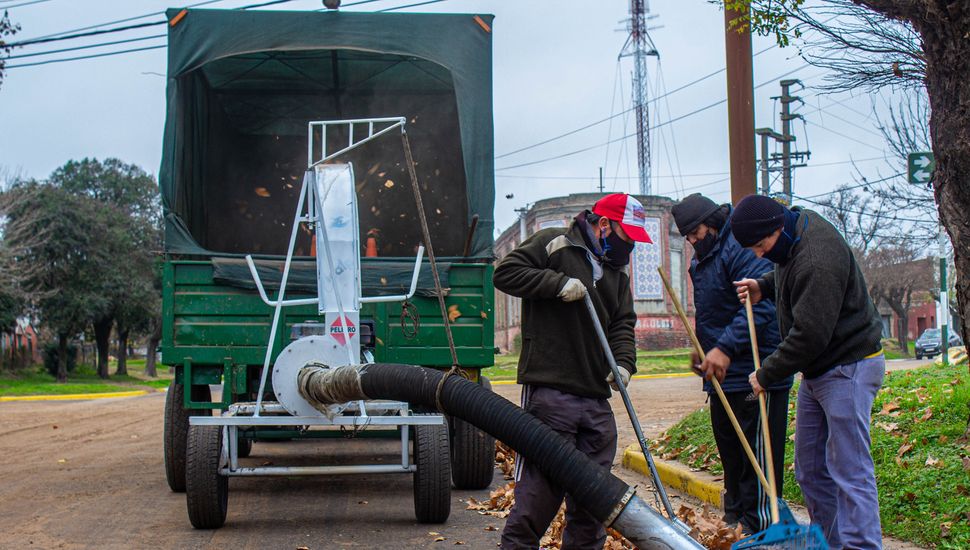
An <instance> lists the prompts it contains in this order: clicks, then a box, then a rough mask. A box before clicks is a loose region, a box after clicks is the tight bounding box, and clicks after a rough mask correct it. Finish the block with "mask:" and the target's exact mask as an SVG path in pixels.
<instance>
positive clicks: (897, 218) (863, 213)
mask: <svg viewBox="0 0 970 550" xmlns="http://www.w3.org/2000/svg"><path fill="white" fill-rule="evenodd" d="M836 192H837V191H833V192H832V193H831V194H833V195H834V194H835V193H836ZM792 197H793V198H796V199H798V200H801V201H805V202H810V203H812V204H817V205H819V206H826V207H829V208H833V209H837V210H840V211H842V212H845V213H847V214H859V215H862V216H872V217H877V216H878V215H879V214H873V213H872V212H866V211H863V210H851V209H849V208H844V207H841V206H835V205H832V204H830V203H826V202H820V201H816V200H812V199H808V198H805V197H800V196H798V195H792ZM886 220H887V221H900V222H913V223H932V224H934V225H936V224H937V223H939V222H937V221H936V220H926V219H915V218H900V217H897V216H887V217H886Z"/></svg>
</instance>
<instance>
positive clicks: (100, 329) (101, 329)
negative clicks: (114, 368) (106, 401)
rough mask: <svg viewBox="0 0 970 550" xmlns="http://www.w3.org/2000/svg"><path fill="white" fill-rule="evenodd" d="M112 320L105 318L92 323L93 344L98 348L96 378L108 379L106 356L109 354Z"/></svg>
mask: <svg viewBox="0 0 970 550" xmlns="http://www.w3.org/2000/svg"><path fill="white" fill-rule="evenodd" d="M113 324H114V319H112V318H111V317H105V318H103V319H99V320H98V321H96V322H95V323H94V343H95V345H96V346H97V348H98V376H100V377H101V378H108V354H109V353H111V325H113Z"/></svg>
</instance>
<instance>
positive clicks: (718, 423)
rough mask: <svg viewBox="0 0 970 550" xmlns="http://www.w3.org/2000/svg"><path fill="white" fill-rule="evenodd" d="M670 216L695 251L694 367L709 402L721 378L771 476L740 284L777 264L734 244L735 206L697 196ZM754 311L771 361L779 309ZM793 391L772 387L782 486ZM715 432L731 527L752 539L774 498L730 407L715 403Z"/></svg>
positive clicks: (787, 384) (785, 385) (768, 306)
mask: <svg viewBox="0 0 970 550" xmlns="http://www.w3.org/2000/svg"><path fill="white" fill-rule="evenodd" d="M670 212H671V214H672V215H673V217H674V221H675V222H676V223H677V229H678V230H679V231H680V234H681V235H683V236H684V237H686V238H687V242H689V243H690V244H691V246H693V247H694V257H693V258H692V259H691V262H690V278H691V282H692V283H693V286H694V311H695V314H694V325H695V327H696V332H697V338H698V341H699V342H700V345H701V348H703V350H704V354H705V358H704V361H703V363H701V362H700V358H699V357H698V356H697V355H696V353H695V354H691V355H692V357H691V368H693V369H694V370H695V372H697V373H698V374H701V375H702V376H704V378H705V381H704V391H706V392H707V393H708V395H709V396H710V395H711V394H713V393H714V386H713V385H712V384H711V382H710V379H711V378H712V377H714V378H716V379H717V381H718V382H719V383H720V384H721V388H723V391H724V395H725V397H727V401H728V404H729V405H730V407H731V410H732V411H733V412H734V416H735V417H736V418H737V420H738V424H739V425H740V426H741V430H742V431H743V432H744V434H745V438H746V439H747V440H748V442H749V443H750V445H751V447H752V448H753V449H758V455H759V456H758V462H759V463H760V466H761V469H762V470H764V471H767V462H768V461H767V457H766V456H765V453H764V452H763V451H764V449H765V441H764V432H763V431H762V430H761V427H760V419H761V415H760V414H759V411H758V400H757V399H750V398H749V396H751V395H752V394H751V392H752V389H751V384H750V383H749V382H748V375H750V374H751V373H752V372H753V371H754V357H753V354H752V348H751V341H750V339H749V335H748V320H747V315H746V314H745V309H744V307H741V304H739V303H738V302H737V299H736V298H735V290H734V285H733V282H734V281H737V280H739V279H744V278H747V277H759V276H761V274H762V273H765V272H766V271H771V268H772V265H771V262H769V261H768V260H766V259H764V258H758V257H757V256H755V255H754V253H753V252H751V251H750V250H748V249H746V248H744V247H742V246H741V245H740V244H738V241H737V240H735V238H734V236H733V235H732V234H731V227H730V224H729V223H728V216H729V215H730V213H731V205H729V204H722V205H718V204H715V203H714V201H712V200H711V199H709V198H707V197H705V196H703V195H701V194H700V193H694V194H693V195H689V196H687V197H685V198H684V200H682V201H680V202H679V203H677V204H675V205H674V206H673V207H672V208H671V210H670ZM753 313H754V318H755V326H756V328H757V332H758V344H759V345H758V348H759V349H758V351H759V353H760V359H761V360H764V359H765V358H766V357H767V356H768V355H769V354H771V352H773V351H775V347H776V346H777V345H778V342H779V341H781V336H780V335H779V333H778V320H777V318H776V317H775V304H774V303H773V302H772V301H770V300H764V301H762V302H761V303H759V304H758V305H756V306H755V307H754V308H753ZM698 363H700V366H697V364H698ZM791 386H792V377H790V376H789V377H787V378H785V379H783V380H781V381H780V382H777V383H775V384H772V385H771V386H769V387H768V395H767V401H766V404H767V410H768V426H769V428H770V432H771V450H772V458H773V465H774V472H775V479H776V480H778V481H779V482H780V481H781V480H782V478H783V474H784V468H785V435H786V433H785V432H786V428H787V427H788V394H789V392H790V390H791ZM711 431H712V432H713V434H714V441H715V442H716V443H717V450H718V454H719V455H720V458H721V464H722V466H723V467H724V498H723V499H722V501H723V508H724V521H725V522H726V523H727V524H729V525H733V524H736V523H738V522H740V523H741V527H742V529H743V531H744V532H746V533H753V532H757V531H762V530H764V529H767V528H768V526H769V525H770V524H771V502H770V497H769V496H768V492H767V490H765V489H764V487H762V486H761V483H760V482H759V481H758V475H757V474H756V473H755V470H754V467H753V466H752V465H751V463H750V462H749V461H748V458H747V457H746V456H745V454H744V451H743V450H742V446H741V441H740V440H739V439H738V435H737V432H735V430H734V427H733V426H732V425H731V418H730V416H729V415H728V412H727V409H726V408H725V407H724V405H723V404H722V403H721V402H720V401H719V400H718V399H716V398H715V399H712V400H711ZM781 494H782V484H781V483H779V484H778V496H779V497H780V496H781Z"/></svg>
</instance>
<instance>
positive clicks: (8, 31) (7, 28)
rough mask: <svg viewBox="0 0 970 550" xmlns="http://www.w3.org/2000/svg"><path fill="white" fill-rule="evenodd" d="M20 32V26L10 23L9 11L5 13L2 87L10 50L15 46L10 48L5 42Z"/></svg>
mask: <svg viewBox="0 0 970 550" xmlns="http://www.w3.org/2000/svg"><path fill="white" fill-rule="evenodd" d="M19 31H20V25H17V24H14V23H11V22H10V14H9V13H7V10H4V11H3V17H0V85H2V84H3V73H4V69H5V68H6V66H7V60H6V59H5V58H6V56H8V55H10V50H11V49H13V46H9V45H8V44H7V42H6V41H5V40H4V37H5V36H13V35H15V34H17V32H19Z"/></svg>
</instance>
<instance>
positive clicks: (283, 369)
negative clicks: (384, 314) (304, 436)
mask: <svg viewBox="0 0 970 550" xmlns="http://www.w3.org/2000/svg"><path fill="white" fill-rule="evenodd" d="M404 124H405V119H404V118H403V117H393V118H372V119H355V120H338V121H320V122H310V123H309V125H308V139H307V141H308V164H309V166H308V169H307V172H306V174H305V177H304V180H303V186H302V189H301V192H300V195H299V199H298V202H297V207H296V213H295V215H294V218H293V228H292V231H291V234H290V240H289V246H288V249H287V254H286V260H285V263H284V268H283V274H282V280H281V283H280V289H279V293H278V296H277V297H276V299H275V300H273V299H270V297H269V296H268V295H267V293H266V290H265V288H264V286H263V283H262V281H261V280H260V276H259V274H258V272H257V269H256V266H255V264H254V262H253V259H252V256H249V255H247V256H246V261H247V263H248V265H249V269H250V273H251V274H252V277H253V281H254V282H255V284H256V287H257V290H258V292H259V296H260V298H261V299H262V301H263V302H264V303H265V304H266V305H268V306H270V307H272V308H273V320H272V326H271V329H270V334H269V341H268V342H267V346H266V355H265V359H264V363H263V369H262V374H261V378H260V384H259V391H258V393H257V399H256V401H255V402H238V403H233V404H231V405H230V406H229V408H228V409H227V410H225V411H224V412H223V413H222V414H221V415H220V416H191V417H190V418H189V426H190V427H189V435H188V439H189V452H188V454H187V464H186V471H187V474H186V497H187V502H188V508H189V517H190V520H191V521H192V524H193V525H194V526H195V527H198V528H214V527H219V526H221V525H222V524H223V523H224V521H225V516H226V508H227V500H228V484H227V483H225V480H224V479H220V478H219V476H222V477H237V476H289V475H333V474H363V473H371V474H373V473H413V474H415V476H416V480H415V506H416V510H415V513H416V515H417V517H418V519H419V521H427V522H439V521H444V520H445V519H447V516H448V510H447V509H446V510H445V511H444V512H443V513H442V512H441V510H440V506H439V507H438V508H439V509H437V510H436V509H433V508H435V507H434V506H431V508H432V509H431V510H422V509H418V508H419V507H420V504H419V501H420V500H421V499H422V498H424V499H425V500H431V501H432V502H434V501H437V502H439V503H440V502H441V500H442V498H441V497H442V496H443V497H444V500H447V499H449V498H450V484H449V483H445V484H444V489H443V490H442V488H441V485H440V484H438V485H435V487H436V488H437V490H438V491H443V492H446V493H447V494H446V495H419V492H420V491H427V490H434V489H428V488H427V486H426V485H425V484H421V485H422V486H421V487H419V483H418V482H417V475H419V473H421V472H419V470H420V469H422V468H441V465H440V462H436V461H430V462H429V463H428V464H427V465H424V464H422V461H421V460H420V459H419V458H418V457H417V455H418V450H417V444H415V449H414V454H415V455H416V456H415V459H414V460H412V459H411V450H410V448H409V443H410V442H411V441H413V440H414V438H413V437H412V434H411V430H410V427H412V426H414V427H415V432H416V433H417V431H418V430H421V429H423V428H422V427H424V426H438V427H440V428H439V429H442V430H445V429H446V421H445V417H444V416H443V415H441V414H420V415H416V414H414V413H413V412H412V410H411V409H410V407H409V405H408V403H404V402H399V401H386V400H382V401H368V402H365V401H357V402H354V403H347V404H343V405H329V406H327V407H318V406H315V405H313V404H311V403H309V402H307V400H306V399H305V398H304V397H303V396H302V395H301V394H300V393H301V392H300V391H299V390H298V388H297V385H296V377H297V374H298V372H299V370H300V369H301V368H303V367H304V366H305V365H307V364H309V363H311V362H316V363H317V364H323V365H326V366H328V367H338V366H342V365H353V364H359V363H366V362H369V361H370V360H372V358H370V357H367V352H364V354H363V355H362V353H361V348H360V335H359V334H358V335H356V338H355V333H354V331H353V330H352V329H354V322H355V321H357V324H359V310H360V304H362V303H374V302H399V301H405V300H408V299H409V298H411V297H412V296H413V294H414V292H415V289H416V286H417V281H418V276H419V273H420V269H421V261H422V258H423V256H424V250H425V249H424V246H419V248H418V252H417V256H416V258H415V264H414V271H413V275H412V278H411V286H410V289H409V292H408V293H407V294H404V295H395V296H378V297H363V296H361V295H360V294H361V286H360V247H359V236H358V235H359V232H358V224H357V203H356V194H355V190H354V177H353V168H352V166H351V165H349V164H327V163H328V162H329V161H331V160H333V159H334V158H336V157H338V156H339V155H341V154H343V153H346V152H347V151H350V150H351V149H353V148H355V147H358V146H360V145H361V144H363V143H366V142H368V141H371V140H373V139H375V138H377V137H379V136H381V135H384V134H386V133H388V132H391V131H393V130H395V129H398V128H399V129H400V131H401V132H402V133H404ZM361 125H365V126H366V128H367V135H366V137H364V138H363V139H355V126H356V127H358V128H359V127H360V126H361ZM335 126H338V127H346V129H347V130H348V135H349V140H348V142H347V144H346V146H343V147H341V148H339V149H338V150H336V151H334V152H331V153H328V152H327V135H328V130H330V129H332V128H333V127H335ZM317 135H319V136H320V143H319V144H316V143H314V141H315V136H317ZM302 224H307V225H308V226H310V227H312V228H313V231H314V233H315V236H316V239H317V243H318V244H320V245H322V246H319V247H318V254H317V258H316V265H317V288H318V294H317V297H315V298H300V299H292V300H286V299H285V295H286V286H287V279H288V277H289V272H290V266H291V263H292V260H293V255H294V244H295V242H296V237H297V235H298V233H299V231H300V227H301V225H302ZM310 304H317V308H318V312H319V313H320V315H322V316H324V318H325V322H324V323H322V324H320V323H313V324H310V325H305V326H304V327H303V328H305V329H307V332H308V335H302V336H300V334H301V331H298V330H294V333H297V335H298V336H299V337H298V338H295V339H294V340H293V341H292V342H291V343H290V344H289V345H287V346H286V347H285V348H284V349H283V351H282V352H281V353H280V355H279V356H278V357H277V358H276V361H275V363H274V362H272V350H273V348H274V344H275V338H276V334H277V328H278V324H279V322H280V317H281V311H282V309H283V308H284V307H289V306H306V305H310ZM331 319H333V321H331ZM271 367H272V368H271ZM271 372H272V375H273V384H272V386H273V391H274V393H275V396H276V399H277V401H264V399H263V397H264V392H265V390H266V382H267V378H268V376H269V374H270V373H271ZM369 426H374V427H377V426H379V427H381V428H384V429H389V428H397V429H399V430H400V442H401V450H400V457H401V459H400V463H399V464H355V465H320V466H258V467H249V466H247V467H243V466H240V463H239V458H240V456H239V455H240V452H239V450H240V445H239V430H240V428H260V427H290V428H291V429H292V428H293V427H297V428H298V429H300V430H301V431H304V432H305V431H311V430H318V429H327V428H331V429H332V428H334V427H337V428H344V427H351V428H353V429H355V430H359V429H364V428H366V427H369ZM200 430H219V431H220V435H218V436H216V435H215V434H212V433H210V434H209V437H207V438H206V437H201V435H202V434H201V433H199V432H200ZM416 433H415V435H416ZM437 439H438V441H441V438H437ZM444 441H445V443H444V444H445V449H444V453H443V455H444V456H445V457H447V453H448V449H447V439H445V440H444ZM198 442H203V443H201V444H202V446H203V447H204V448H202V449H194V448H193V445H194V444H196V443H198ZM436 452H438V453H439V455H440V454H441V450H440V449H439V450H437V451H436ZM213 464H215V465H216V467H215V468H213V467H212V466H213ZM446 470H448V468H446ZM430 474H431V476H440V474H441V473H440V472H431V473H430ZM446 475H447V476H450V470H448V472H447V473H446ZM213 476H215V477H213ZM213 481H214V483H212V482H213ZM213 487H215V488H216V490H215V491H213ZM442 516H443V517H442Z"/></svg>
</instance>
